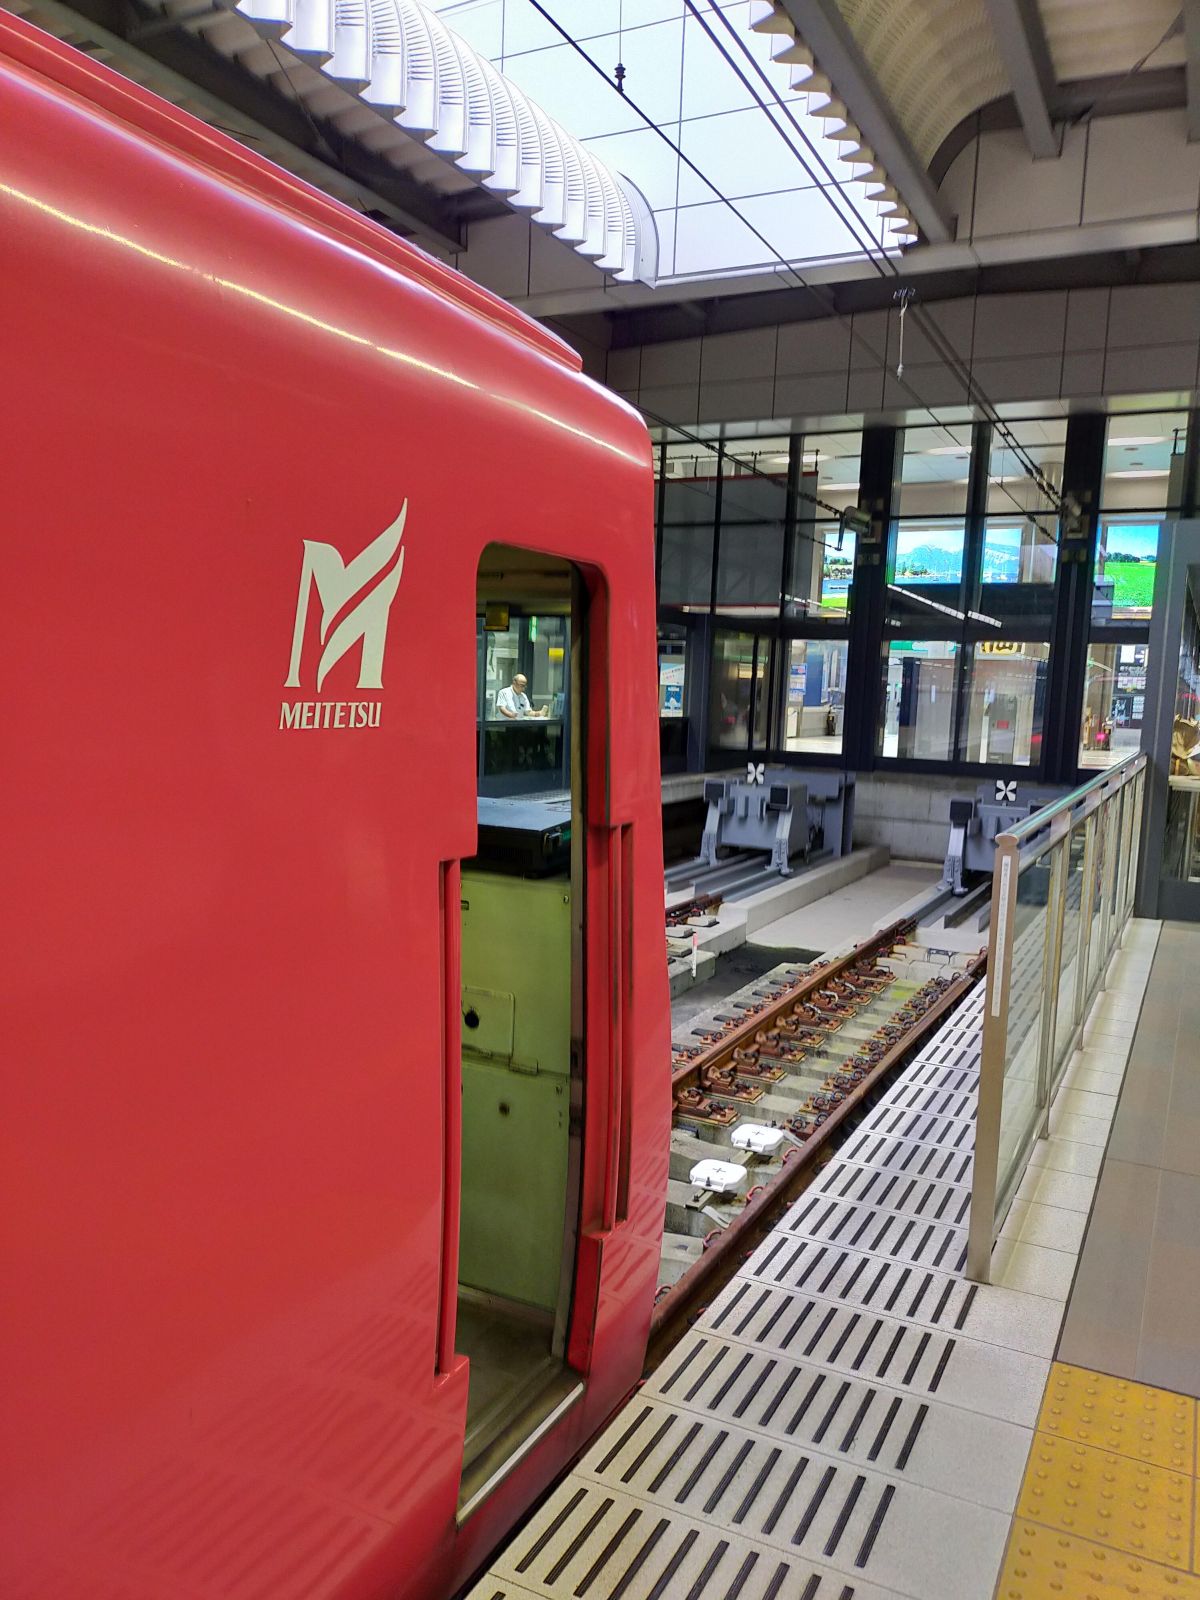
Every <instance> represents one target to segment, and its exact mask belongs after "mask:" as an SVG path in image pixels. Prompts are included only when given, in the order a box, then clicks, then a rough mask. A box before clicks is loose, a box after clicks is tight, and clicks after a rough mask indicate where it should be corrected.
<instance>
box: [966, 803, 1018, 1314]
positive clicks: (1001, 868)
mask: <svg viewBox="0 0 1200 1600" xmlns="http://www.w3.org/2000/svg"><path fill="white" fill-rule="evenodd" d="M1018 870H1019V858H1018V850H1017V842H1016V840H1015V839H1014V838H1013V836H1012V835H1011V834H1009V833H1002V834H1000V835H999V837H998V838H997V840H996V864H995V867H994V868H993V871H992V924H991V939H990V941H989V948H990V953H989V957H988V976H987V996H986V998H985V1000H984V1010H983V1054H982V1058H981V1060H980V1063H979V1108H978V1111H977V1113H976V1121H975V1165H974V1170H973V1172H972V1175H971V1219H970V1224H969V1228H968V1232H967V1277H968V1278H973V1279H974V1280H975V1282H976V1283H987V1281H988V1279H989V1277H990V1276H991V1270H992V1242H993V1239H994V1237H995V1229H996V1189H997V1183H998V1178H999V1173H998V1167H999V1161H1000V1121H1001V1115H1002V1112H1003V1109H1004V1062H1005V1056H1006V1053H1007V1048H1008V1002H1009V989H1010V986H1011V981H1012V951H1013V928H1014V925H1015V922H1016V905H1017V876H1018Z"/></svg>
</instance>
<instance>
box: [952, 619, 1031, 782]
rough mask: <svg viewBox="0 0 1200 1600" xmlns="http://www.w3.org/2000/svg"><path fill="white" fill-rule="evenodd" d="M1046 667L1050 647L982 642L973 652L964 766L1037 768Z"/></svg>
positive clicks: (1025, 642)
mask: <svg viewBox="0 0 1200 1600" xmlns="http://www.w3.org/2000/svg"><path fill="white" fill-rule="evenodd" d="M1049 662H1050V646H1049V645H1048V644H1038V643H1036V642H1034V641H1031V640H1025V639H981V640H980V641H979V643H977V644H974V645H972V646H971V659H970V666H969V669H968V673H967V704H966V730H965V744H964V745H963V748H962V751H961V759H962V760H964V761H968V762H979V763H981V764H982V765H985V766H989V765H1000V766H1008V767H1030V766H1037V764H1038V762H1039V761H1040V759H1041V754H1042V725H1043V722H1044V719H1045V710H1046V672H1047V669H1048V666H1049Z"/></svg>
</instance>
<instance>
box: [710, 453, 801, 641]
mask: <svg viewBox="0 0 1200 1600" xmlns="http://www.w3.org/2000/svg"><path fill="white" fill-rule="evenodd" d="M788 448H789V441H788V440H787V439H786V438H783V439H753V440H750V439H736V440H733V441H732V442H729V443H727V444H726V445H725V448H724V452H723V455H722V459H721V471H722V474H723V482H722V486H721V522H720V538H719V541H718V544H717V550H718V555H717V593H716V609H717V611H718V612H719V613H720V614H721V615H723V616H732V617H747V618H755V617H763V616H770V617H775V616H778V614H779V592H780V580H781V578H782V576H783V534H784V526H785V523H786V520H787V475H788Z"/></svg>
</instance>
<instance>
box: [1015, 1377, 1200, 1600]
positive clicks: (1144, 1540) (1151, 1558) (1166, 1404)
mask: <svg viewBox="0 0 1200 1600" xmlns="http://www.w3.org/2000/svg"><path fill="white" fill-rule="evenodd" d="M1197 1412H1198V1407H1197V1402H1196V1401H1195V1400H1193V1399H1192V1398H1191V1397H1190V1396H1188V1395H1180V1394H1173V1393H1171V1392H1170V1391H1169V1390H1166V1389H1152V1388H1150V1387H1149V1385H1147V1384H1144V1383H1134V1382H1132V1381H1131V1380H1129V1379H1125V1378H1111V1377H1107V1376H1106V1375H1105V1374H1103V1373H1099V1372H1090V1371H1088V1370H1087V1369H1086V1368H1083V1367H1069V1366H1066V1365H1064V1364H1063V1363H1062V1362H1057V1361H1056V1362H1055V1363H1054V1364H1053V1365H1052V1367H1051V1369H1050V1376H1049V1378H1048V1380H1047V1383H1046V1392H1045V1395H1044V1396H1043V1399H1042V1409H1041V1413H1040V1415H1039V1417H1038V1425H1037V1432H1036V1433H1035V1434H1034V1436H1033V1444H1032V1447H1031V1449H1030V1452H1029V1461H1028V1463H1027V1465H1026V1468H1025V1479H1024V1482H1023V1483H1022V1485H1021V1496H1020V1500H1019V1502H1018V1505H1017V1513H1016V1516H1015V1518H1014V1520H1013V1526H1012V1531H1011V1533H1010V1535H1009V1541H1008V1549H1007V1551H1006V1553H1005V1558H1004V1566H1003V1568H1002V1570H1001V1573H1000V1581H999V1583H998V1585H997V1588H996V1597H997V1600H1116V1597H1117V1596H1119V1595H1120V1596H1132V1597H1134V1600H1200V1484H1198V1483H1197V1480H1196V1471H1197V1424H1198V1416H1197Z"/></svg>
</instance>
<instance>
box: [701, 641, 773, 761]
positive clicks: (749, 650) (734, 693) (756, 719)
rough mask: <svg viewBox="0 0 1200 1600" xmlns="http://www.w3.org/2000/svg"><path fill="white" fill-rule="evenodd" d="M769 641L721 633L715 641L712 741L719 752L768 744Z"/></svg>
mask: <svg viewBox="0 0 1200 1600" xmlns="http://www.w3.org/2000/svg"><path fill="white" fill-rule="evenodd" d="M769 656H770V641H769V640H766V639H759V638H756V636H755V635H754V634H752V633H729V632H725V631H719V632H718V633H717V634H716V635H715V637H714V639H713V654H712V686H711V689H710V693H709V739H710V742H711V743H712V744H713V745H714V746H715V747H716V748H717V749H719V750H747V749H749V748H751V746H752V745H753V747H754V748H755V749H762V748H764V747H765V745H766V742H767V700H768V692H767V678H768V673H767V665H768V660H769Z"/></svg>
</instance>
